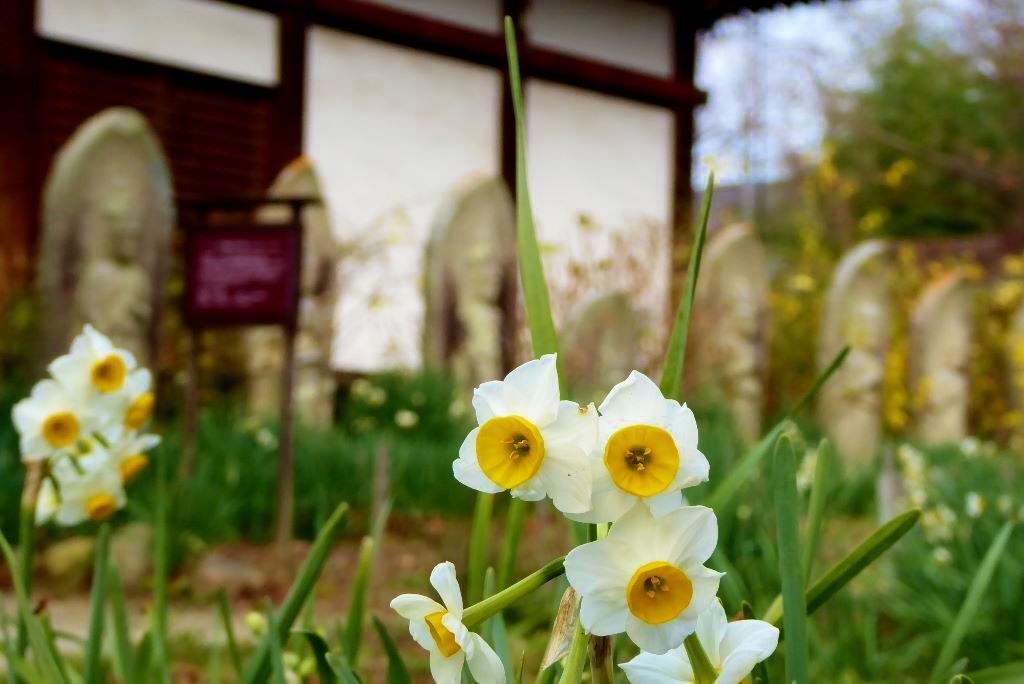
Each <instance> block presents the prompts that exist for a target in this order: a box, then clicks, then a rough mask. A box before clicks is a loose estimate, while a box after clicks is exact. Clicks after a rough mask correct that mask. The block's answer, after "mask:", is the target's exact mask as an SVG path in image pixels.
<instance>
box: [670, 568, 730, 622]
mask: <svg viewBox="0 0 1024 684" xmlns="http://www.w3.org/2000/svg"><path fill="white" fill-rule="evenodd" d="M683 572H685V573H686V576H687V577H688V578H689V580H690V583H691V584H692V585H693V597H692V598H691V599H690V605H688V606H687V607H686V609H685V610H684V611H683V612H682V614H681V615H680V618H685V619H687V620H693V621H694V628H696V620H697V618H698V616H700V614H701V613H703V612H704V611H705V610H707V609H708V606H710V605H711V602H712V601H714V600H715V596H717V595H718V585H719V583H720V582H721V580H722V575H723V574H724V573H721V572H716V571H714V570H711V569H710V568H705V567H704V566H703V565H693V566H689V567H683ZM691 631H692V630H691Z"/></svg>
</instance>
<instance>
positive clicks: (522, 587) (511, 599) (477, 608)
mask: <svg viewBox="0 0 1024 684" xmlns="http://www.w3.org/2000/svg"><path fill="white" fill-rule="evenodd" d="M563 574H565V558H564V557H562V558H556V559H555V560H553V561H551V562H550V563H548V564H547V565H545V566H544V567H542V568H541V569H540V570H537V571H536V572H533V573H531V574H529V575H527V576H526V577H524V578H523V579H521V580H519V581H518V582H516V583H515V584H513V585H512V586H510V587H507V588H505V589H502V590H501V591H499V592H498V593H497V594H495V595H494V596H488V597H487V598H485V599H484V600H483V601H480V602H479V603H476V604H474V605H472V606H470V607H469V608H466V610H465V612H464V613H463V614H462V624H464V625H465V626H466V627H467V628H471V627H473V626H475V625H478V624H480V623H481V622H483V621H484V620H486V619H487V618H489V617H491V616H492V615H494V614H495V613H498V612H500V611H502V610H505V608H507V607H508V606H510V605H511V604H513V603H515V602H516V601H518V600H519V599H521V598H523V597H524V596H526V595H527V594H530V593H532V592H534V591H536V590H537V589H539V588H540V587H542V586H544V585H545V584H547V583H548V582H550V581H551V580H553V579H555V578H556V577H561V576H562V575H563Z"/></svg>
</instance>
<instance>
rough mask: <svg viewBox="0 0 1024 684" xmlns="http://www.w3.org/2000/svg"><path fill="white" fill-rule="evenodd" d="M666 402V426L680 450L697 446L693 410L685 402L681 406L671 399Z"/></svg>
mask: <svg viewBox="0 0 1024 684" xmlns="http://www.w3.org/2000/svg"><path fill="white" fill-rule="evenodd" d="M667 402H668V404H667V405H668V411H667V414H668V426H667V429H668V431H669V434H671V435H672V437H673V439H675V441H676V444H677V445H679V448H680V450H683V449H696V448H697V419H696V418H694V416H693V411H691V410H690V407H689V406H687V405H686V404H683V405H682V406H680V405H679V402H677V401H673V400H671V399H668V400H667Z"/></svg>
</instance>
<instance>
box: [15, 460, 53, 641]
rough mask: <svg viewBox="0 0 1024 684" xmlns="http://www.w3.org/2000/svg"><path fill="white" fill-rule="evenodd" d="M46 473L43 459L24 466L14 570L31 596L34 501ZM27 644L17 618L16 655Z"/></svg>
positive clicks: (22, 623)
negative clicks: (16, 560) (15, 568)
mask: <svg viewBox="0 0 1024 684" xmlns="http://www.w3.org/2000/svg"><path fill="white" fill-rule="evenodd" d="M45 475H46V464H45V462H43V461H38V462H35V463H28V464H26V466H25V484H24V486H23V487H22V490H21V511H20V518H19V528H18V568H17V570H15V572H17V573H18V575H19V577H20V578H21V584H22V586H23V587H24V588H25V595H26V596H28V597H29V598H31V596H32V558H33V556H34V555H35V540H36V501H37V500H38V499H39V489H40V487H42V484H43V478H44V477H45ZM27 646H28V634H27V632H26V631H25V621H24V620H23V619H21V618H19V619H18V655H24V654H25V649H26V647H27Z"/></svg>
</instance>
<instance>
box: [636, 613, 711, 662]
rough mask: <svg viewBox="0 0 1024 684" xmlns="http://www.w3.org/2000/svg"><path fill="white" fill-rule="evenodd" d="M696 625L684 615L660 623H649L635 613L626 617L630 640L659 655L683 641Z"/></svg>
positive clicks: (642, 648)
mask: <svg viewBox="0 0 1024 684" xmlns="http://www.w3.org/2000/svg"><path fill="white" fill-rule="evenodd" d="M684 612H685V611H684ZM695 627H696V622H694V621H690V620H686V619H685V618H683V617H682V616H680V617H678V618H676V619H675V620H672V621H671V622H665V623H662V624H660V625H649V624H647V623H646V622H644V621H643V620H640V619H638V618H636V617H634V616H633V615H629V617H627V618H626V634H627V635H628V636H629V638H630V640H632V642H633V643H634V644H636V645H637V646H639V647H640V650H642V651H647V652H648V653H654V654H658V655H660V654H663V653H665V652H666V651H668V650H669V649H672V648H675V647H676V646H678V645H679V644H681V643H683V639H685V638H686V637H687V636H689V635H690V634H692V633H693V630H694V628H695Z"/></svg>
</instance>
